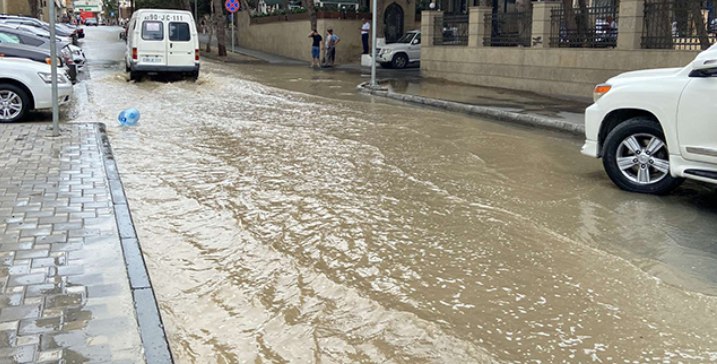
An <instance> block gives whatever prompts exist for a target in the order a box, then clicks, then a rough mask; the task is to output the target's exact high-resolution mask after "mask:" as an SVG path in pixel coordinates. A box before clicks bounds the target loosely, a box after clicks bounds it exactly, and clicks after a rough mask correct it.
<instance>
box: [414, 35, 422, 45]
mask: <svg viewBox="0 0 717 364" xmlns="http://www.w3.org/2000/svg"><path fill="white" fill-rule="evenodd" d="M414 41H416V44H421V34H420V33H419V34H418V35H416V39H414Z"/></svg>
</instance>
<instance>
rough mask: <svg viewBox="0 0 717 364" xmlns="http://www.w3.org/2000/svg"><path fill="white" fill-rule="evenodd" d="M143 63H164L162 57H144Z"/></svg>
mask: <svg viewBox="0 0 717 364" xmlns="http://www.w3.org/2000/svg"><path fill="white" fill-rule="evenodd" d="M142 63H162V57H142Z"/></svg>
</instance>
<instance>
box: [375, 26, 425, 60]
mask: <svg viewBox="0 0 717 364" xmlns="http://www.w3.org/2000/svg"><path fill="white" fill-rule="evenodd" d="M376 61H377V62H378V63H379V64H380V65H381V66H382V67H385V68H405V67H406V66H408V64H410V63H415V62H420V61H421V32H420V31H417V30H415V31H412V32H408V33H406V34H404V35H403V36H402V37H401V38H400V39H399V40H397V41H396V43H389V44H386V45H384V46H381V48H380V49H379V48H377V49H376Z"/></svg>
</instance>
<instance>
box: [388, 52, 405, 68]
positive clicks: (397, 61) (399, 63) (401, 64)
mask: <svg viewBox="0 0 717 364" xmlns="http://www.w3.org/2000/svg"><path fill="white" fill-rule="evenodd" d="M406 65H408V57H407V56H406V55H405V54H403V53H399V54H397V55H395V56H393V60H392V61H391V67H393V68H396V69H401V68H406Z"/></svg>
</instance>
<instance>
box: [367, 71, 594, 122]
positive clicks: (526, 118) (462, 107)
mask: <svg viewBox="0 0 717 364" xmlns="http://www.w3.org/2000/svg"><path fill="white" fill-rule="evenodd" d="M358 88H359V90H360V91H361V92H363V93H367V94H370V95H375V96H382V97H386V98H389V99H394V100H399V101H403V102H408V103H412V104H418V105H425V106H430V107H435V108H438V109H442V110H448V111H455V112H464V113H468V114H472V115H480V116H485V117H489V118H491V119H495V120H499V121H509V122H515V123H520V124H524V125H531V126H541V127H545V128H549V129H553V130H558V131H562V132H568V133H571V134H575V135H584V134H585V125H582V124H575V123H571V122H569V121H565V120H561V119H555V118H549V117H545V116H539V115H531V114H520V113H516V112H510V111H505V110H500V109H498V108H495V107H489V106H478V105H469V104H463V103H460V102H453V101H445V100H438V99H432V98H429V97H423V96H417V95H408V94H401V93H396V92H391V91H388V90H386V89H372V88H370V87H369V85H368V83H367V82H364V83H362V84H360V85H359V86H358Z"/></svg>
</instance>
